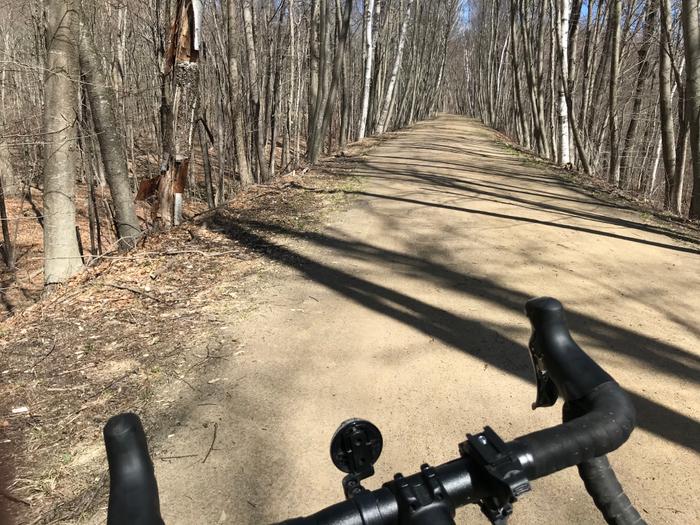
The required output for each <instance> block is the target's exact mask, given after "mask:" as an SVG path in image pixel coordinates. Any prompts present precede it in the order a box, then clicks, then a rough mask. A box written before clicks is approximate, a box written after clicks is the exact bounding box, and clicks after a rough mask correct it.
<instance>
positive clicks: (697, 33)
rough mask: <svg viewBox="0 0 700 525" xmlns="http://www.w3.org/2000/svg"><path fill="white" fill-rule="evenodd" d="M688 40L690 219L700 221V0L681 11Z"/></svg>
mask: <svg viewBox="0 0 700 525" xmlns="http://www.w3.org/2000/svg"><path fill="white" fill-rule="evenodd" d="M681 20H682V23H683V38H684V40H685V61H686V65H685V68H686V69H685V74H686V85H685V103H686V119H687V121H688V125H689V127H690V153H691V155H692V161H693V163H692V165H693V191H692V196H691V199H690V212H689V217H690V218H692V219H697V218H700V26H699V25H698V0H683V3H682V10H681Z"/></svg>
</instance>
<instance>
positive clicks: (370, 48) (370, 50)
mask: <svg viewBox="0 0 700 525" xmlns="http://www.w3.org/2000/svg"><path fill="white" fill-rule="evenodd" d="M380 1H381V0H380ZM373 14H374V0H365V13H364V24H365V49H364V51H365V52H364V58H365V74H364V82H363V84H362V109H361V111H360V124H359V127H360V129H359V132H358V133H357V138H358V139H362V138H364V136H365V131H366V129H367V114H368V112H369V93H370V86H371V84H372V58H373V57H374V43H373V42H372V22H373V16H372V15H373Z"/></svg>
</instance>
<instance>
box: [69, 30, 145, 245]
mask: <svg viewBox="0 0 700 525" xmlns="http://www.w3.org/2000/svg"><path fill="white" fill-rule="evenodd" d="M79 49H80V67H81V69H82V71H83V74H84V75H85V79H86V81H87V83H86V91H87V94H88V97H89V99H90V109H91V113H92V121H93V126H94V127H95V133H96V134H97V140H98V143H99V145H100V154H101V156H102V164H103V165H104V168H105V177H106V179H107V184H108V185H109V191H110V193H111V195H112V204H113V205H114V215H115V221H116V225H117V234H118V235H119V240H118V244H119V247H120V248H121V249H131V248H133V247H134V245H135V243H136V239H138V237H139V236H140V235H141V228H140V226H139V221H138V219H137V218H136V211H135V210H134V195H133V193H132V191H131V186H130V184H129V168H128V165H127V159H126V151H125V149H124V143H123V142H122V138H121V137H122V136H123V135H124V133H123V131H122V130H121V128H120V126H119V125H118V123H117V118H116V114H115V110H116V98H115V95H114V90H113V89H112V86H110V85H109V82H108V80H107V76H106V75H105V74H104V73H103V71H102V69H101V67H100V63H99V58H98V56H97V50H96V49H95V44H94V42H93V41H92V36H91V35H90V34H88V32H87V31H86V29H85V26H84V24H83V22H82V21H81V23H80V44H79Z"/></svg>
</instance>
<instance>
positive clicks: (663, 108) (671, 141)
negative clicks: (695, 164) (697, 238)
mask: <svg viewBox="0 0 700 525" xmlns="http://www.w3.org/2000/svg"><path fill="white" fill-rule="evenodd" d="M659 14H660V19H661V34H660V39H659V108H660V110H659V114H660V118H661V145H662V151H663V160H664V174H665V177H664V178H665V182H666V184H665V198H664V206H665V208H666V209H667V210H672V195H673V193H674V192H673V190H674V187H675V186H676V185H677V181H676V180H675V173H676V150H675V142H676V139H675V136H674V135H675V133H674V129H673V95H672V92H671V45H670V44H671V40H670V37H671V3H670V0H659ZM672 211H675V210H672Z"/></svg>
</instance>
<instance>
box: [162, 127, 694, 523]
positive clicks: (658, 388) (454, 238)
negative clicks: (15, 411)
mask: <svg viewBox="0 0 700 525" xmlns="http://www.w3.org/2000/svg"><path fill="white" fill-rule="evenodd" d="M341 171H343V172H344V173H338V176H339V177H343V176H345V175H352V176H355V177H360V178H361V179H362V180H363V185H362V188H361V189H359V190H358V191H357V192H355V193H358V196H357V199H355V200H354V202H353V203H352V205H351V206H350V207H349V209H347V210H345V211H343V212H341V213H339V214H336V215H335V216H333V217H332V218H331V219H330V222H328V224H327V225H326V226H325V227H324V228H323V229H321V231H320V232H319V233H311V234H306V233H303V232H301V231H293V230H287V231H283V232H279V231H278V232H271V233H282V234H284V238H285V239H288V241H285V242H279V241H278V242H277V243H276V244H275V245H272V244H268V241H266V240H265V239H262V238H261V237H260V236H259V235H258V234H254V233H245V234H244V235H243V236H244V238H246V239H247V240H248V241H249V242H250V244H251V245H255V246H257V247H258V248H257V249H260V250H264V251H265V252H266V253H267V254H268V256H269V257H270V258H271V259H273V260H275V261H276V262H277V264H278V271H277V273H276V274H275V275H274V276H272V277H266V278H263V279H259V280H254V279H251V280H250V282H248V283H246V287H247V288H248V289H249V290H255V291H256V295H255V296H254V299H253V301H254V303H255V305H256V307H255V309H254V311H252V312H248V313H246V314H241V313H240V312H238V310H237V307H235V306H234V303H237V300H234V299H232V301H231V304H230V305H228V304H220V305H214V306H216V307H217V308H219V309H220V310H222V311H224V312H226V311H229V312H230V324H229V325H228V326H227V327H226V328H224V329H222V331H221V333H220V334H219V338H220V340H221V342H222V344H223V345H226V346H227V347H232V346H233V347H235V348H238V349H240V350H238V351H237V352H236V353H235V354H234V355H235V356H232V357H230V358H229V359H226V360H224V359H222V360H220V361H219V362H218V364H217V365H216V367H214V368H210V369H209V370H208V371H207V377H206V378H205V379H211V380H214V381H213V382H212V383H211V384H206V381H204V382H203V384H205V386H206V388H202V389H200V390H199V392H196V393H195V392H188V391H187V390H185V392H184V395H185V396H189V398H188V399H186V405H187V410H183V413H182V415H181V418H180V421H179V424H174V425H173V426H172V427H171V428H170V429H168V433H169V434H170V437H168V438H165V436H163V443H165V444H164V445H162V444H161V445H160V447H159V448H160V450H159V452H158V454H157V457H156V460H155V464H156V470H157V475H158V478H159V484H160V487H161V492H162V499H161V503H162V509H163V514H164V517H165V519H166V522H168V523H178V524H180V523H186V524H190V523H191V524H199V523H214V524H215V523H232V524H233V523H236V524H241V523H251V524H259V523H265V522H271V521H275V520H280V519H283V518H287V517H292V516H295V515H302V514H308V513H311V512H313V511H315V510H318V509H319V508H321V507H323V506H326V505H328V504H331V503H334V502H335V501H337V500H339V499H340V498H341V495H342V489H341V484H340V481H341V477H342V476H341V475H340V473H339V472H338V471H336V470H335V468H334V467H333V466H332V464H331V462H330V460H329V458H328V452H327V450H328V442H329V439H330V436H331V434H332V432H333V431H334V430H335V428H336V426H337V424H338V423H340V422H341V421H342V420H344V419H346V418H348V417H351V416H358V417H364V418H368V419H370V420H371V421H373V422H374V423H375V424H377V425H378V426H379V427H380V428H381V430H382V432H383V434H384V438H385V450H384V454H383V456H382V458H381V459H380V462H379V463H378V465H377V475H376V476H375V477H374V478H372V479H371V480H370V481H369V482H368V483H367V485H368V486H370V487H371V488H374V487H376V486H378V484H379V482H380V481H382V480H386V479H389V478H390V476H391V475H392V474H393V473H394V472H397V471H401V472H404V473H408V472H413V471H415V470H416V469H417V468H418V467H419V465H420V464H421V462H423V461H427V462H430V463H431V464H438V463H441V462H443V461H445V460H447V459H450V458H453V457H455V456H456V455H457V453H458V452H457V444H458V442H459V441H461V440H462V439H463V438H464V435H465V434H466V433H467V432H477V431H479V430H481V428H482V427H483V426H484V425H486V424H489V425H491V426H492V427H493V428H494V429H496V431H497V432H499V433H500V434H501V435H502V437H504V438H506V439H512V438H514V437H516V436H518V435H521V434H523V433H526V432H529V431H532V430H535V429H539V428H543V427H545V426H549V425H552V424H554V423H557V422H558V421H560V409H559V408H552V409H540V410H537V411H534V412H533V411H531V410H530V403H531V402H532V401H533V400H534V396H535V391H534V387H533V384H532V381H531V370H530V365H529V361H528V356H527V350H526V347H525V345H526V342H527V339H528V335H529V327H528V324H527V320H526V318H525V316H524V315H523V313H522V310H523V305H524V303H525V301H526V300H527V299H528V298H530V297H532V296H537V295H552V296H555V297H557V298H559V299H560V300H561V301H562V302H563V303H564V305H565V307H566V308H567V309H568V312H569V320H570V324H571V326H572V328H573V332H574V334H575V336H576V337H577V338H578V341H579V342H580V343H581V344H582V346H584V348H586V349H587V350H588V351H589V352H590V353H591V354H592V355H593V356H594V357H595V359H597V360H598V361H599V363H601V364H602V365H603V366H604V367H605V368H606V369H607V370H609V371H610V372H611V373H612V374H613V375H614V376H615V378H616V379H617V380H618V381H619V382H620V383H622V385H624V386H625V387H626V388H627V389H628V390H629V391H630V393H631V394H632V396H633V398H634V401H635V404H636V405H637V407H638V411H639V428H638V430H637V431H636V432H635V433H634V434H633V436H632V438H631V439H630V441H629V443H628V444H627V445H626V446H625V447H624V448H623V449H621V450H620V451H618V452H616V453H615V454H613V455H612V461H613V463H614V466H615V467H616V469H617V471H618V474H619V476H620V478H621V480H622V481H623V482H624V484H625V486H626V487H627V489H628V492H629V494H630V496H631V498H632V499H633V501H635V502H636V503H637V504H638V506H639V507H640V509H641V510H642V513H643V515H644V516H645V517H646V518H647V519H648V521H649V522H650V523H657V524H658V523H697V522H700V511H699V508H698V503H697V493H698V489H700V482H699V480H698V477H697V472H698V471H700V458H699V456H698V451H700V422H698V419H697V408H698V407H699V406H700V391H699V389H698V381H699V380H700V374H699V371H700V351H699V350H698V349H699V345H698V338H699V336H700V333H699V331H698V330H699V329H698V326H699V325H700V323H699V322H698V321H700V319H699V312H700V294H698V290H700V255H699V253H700V249H699V247H698V245H694V244H691V243H687V242H685V239H684V238H683V235H682V234H679V233H674V231H672V230H671V229H670V228H668V225H664V224H663V223H652V222H651V221H649V220H647V219H645V218H644V217H642V216H641V215H640V214H639V213H635V212H631V211H626V210H623V209H620V208H618V207H615V206H613V205H610V204H608V203H606V202H603V201H600V200H597V199H596V198H594V197H591V196H589V195H587V194H586V193H585V192H583V191H581V190H579V189H578V188H577V187H576V186H575V185H573V184H570V183H566V182H562V181H561V180H559V179H557V178H555V177H554V176H553V175H552V174H551V173H548V171H547V168H546V167H544V166H542V165H539V164H536V163H533V162H532V161H529V160H527V159H525V158H524V157H522V156H519V155H517V154H515V153H513V152H512V151H510V150H508V149H507V148H506V147H504V146H502V145H499V144H498V143H497V141H496V137H495V135H494V134H493V133H492V132H490V131H489V130H487V129H485V128H483V127H482V126H481V125H479V124H477V123H475V122H473V121H469V120H465V119H460V118H456V117H446V116H445V117H440V118H439V119H437V120H435V121H432V122H426V123H423V124H420V125H417V126H415V127H414V128H412V129H410V130H408V131H405V132H402V133H399V134H398V136H397V137H396V138H395V139H392V140H390V141H388V142H386V143H385V144H383V145H381V146H379V147H377V148H376V149H374V150H373V151H372V152H371V154H370V155H368V156H365V157H361V158H357V159H348V161H347V170H341ZM256 227H257V228H258V231H259V229H262V230H264V229H265V226H264V225H257V226H256ZM239 235H240V233H239ZM246 235H247V237H246ZM276 238H279V237H278V236H277V237H276ZM214 306H212V307H214ZM217 378H221V380H219V381H217V380H216V379H217ZM184 401H185V399H184V398H183V402H184ZM215 428H216V440H215V443H214V447H213V450H212V451H211V453H210V454H209V456H208V458H207V459H206V462H204V463H203V462H202V454H203V452H204V451H206V450H207V449H208V448H209V446H210V444H211V442H212V438H213V436H214V429H215ZM190 454H198V456H197V458H188V457H181V458H179V459H169V460H166V459H163V458H164V457H172V456H187V455H190ZM533 489H534V490H533V492H531V493H529V494H527V495H526V496H524V497H523V498H522V500H521V501H520V502H519V503H518V504H517V505H516V509H515V515H514V518H513V520H512V523H514V524H535V523H601V522H602V520H601V519H600V518H599V517H598V516H597V514H596V511H595V509H594V508H593V505H592V503H591V502H590V500H589V498H588V496H587V495H586V494H585V492H584V489H583V486H582V484H581V483H580V481H579V480H578V479H577V475H576V472H575V470H571V469H570V470H569V471H566V472H563V473H559V474H557V475H555V476H552V477H550V478H547V479H544V480H539V481H536V482H534V484H533ZM472 519H473V520H475V522H477V523H478V522H480V521H479V520H482V518H481V516H480V515H479V513H478V511H477V510H476V509H469V510H466V511H461V514H460V520H459V521H460V522H468V521H470V520H472Z"/></svg>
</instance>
